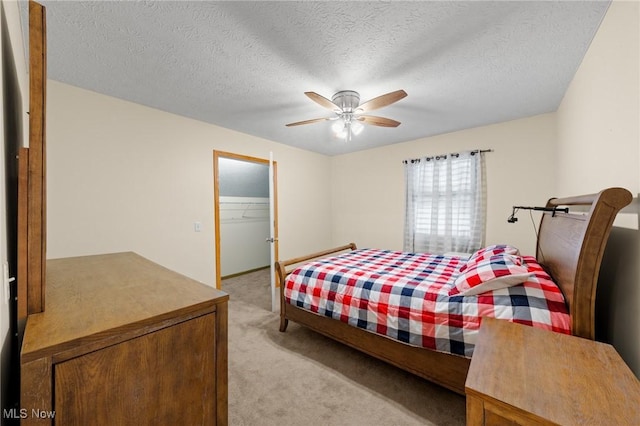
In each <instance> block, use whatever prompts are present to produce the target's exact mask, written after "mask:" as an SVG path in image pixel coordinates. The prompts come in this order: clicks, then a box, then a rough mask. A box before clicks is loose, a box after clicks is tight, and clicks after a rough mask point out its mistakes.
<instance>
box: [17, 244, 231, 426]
mask: <svg viewBox="0 0 640 426" xmlns="http://www.w3.org/2000/svg"><path fill="white" fill-rule="evenodd" d="M46 278H47V287H46V300H47V308H46V310H45V311H44V312H42V313H38V314H33V315H30V316H29V318H28V320H27V325H26V329H25V334H24V339H23V345H22V352H21V368H22V370H21V404H20V405H21V411H20V417H22V421H21V423H22V424H52V423H53V422H54V421H55V424H56V425H89V424H90V425H101V424H104V425H136V426H140V425H162V424H164V425H170V424H185V425H186V424H188V425H214V424H217V425H226V424H227V300H228V296H227V295H226V294H225V293H223V292H221V291H219V290H216V289H214V288H211V287H208V286H206V285H204V284H201V283H198V282H196V281H194V280H191V279H189V278H186V277H184V276H182V275H180V274H178V273H175V272H173V271H170V270H168V269H166V268H163V267H162V266H159V265H157V264H155V263H153V262H151V261H149V260H147V259H145V258H143V257H141V256H139V255H137V254H135V253H115V254H106V255H97V256H83V257H75V258H65V259H55V260H49V261H48V262H47V276H46ZM54 412H55V418H54V419H55V420H52V419H51V417H52V416H53V415H54Z"/></svg>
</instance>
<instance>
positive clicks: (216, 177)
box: [213, 149, 279, 289]
mask: <svg viewBox="0 0 640 426" xmlns="http://www.w3.org/2000/svg"><path fill="white" fill-rule="evenodd" d="M220 158H230V159H232V160H239V161H247V162H250V163H258V164H264V165H266V166H267V167H268V166H269V160H268V159H266V160H265V159H264V158H258V157H251V156H248V155H242V154H235V153H233V152H225V151H218V150H215V149H214V150H213V222H214V225H215V226H214V229H215V230H214V232H215V236H214V240H215V252H216V262H215V265H216V288H218V289H220V288H221V286H222V278H221V277H222V275H221V271H220V174H219V173H218V170H219V169H218V160H219V159H220ZM277 172H278V163H277V162H276V161H273V194H270V196H273V207H274V208H273V222H274V224H273V229H274V234H275V235H274V236H273V237H274V238H275V242H274V246H273V250H274V255H275V259H276V261H278V259H279V257H278V173H277ZM265 244H266V241H265ZM270 266H272V265H270ZM277 286H278V282H277V280H276V287H277Z"/></svg>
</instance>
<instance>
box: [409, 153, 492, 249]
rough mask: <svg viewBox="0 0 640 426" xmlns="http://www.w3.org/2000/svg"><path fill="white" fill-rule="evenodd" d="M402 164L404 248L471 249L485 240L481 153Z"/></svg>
mask: <svg viewBox="0 0 640 426" xmlns="http://www.w3.org/2000/svg"><path fill="white" fill-rule="evenodd" d="M404 163H405V181H406V216H405V233H404V249H405V251H411V252H427V253H433V254H442V253H445V252H448V251H458V252H467V253H471V252H473V251H475V250H477V249H479V248H480V247H482V246H483V245H484V234H485V216H486V182H485V181H486V179H485V172H484V154H483V153H482V152H480V151H470V152H464V153H460V154H448V155H440V156H436V157H424V158H420V159H416V160H407V161H405V162H404Z"/></svg>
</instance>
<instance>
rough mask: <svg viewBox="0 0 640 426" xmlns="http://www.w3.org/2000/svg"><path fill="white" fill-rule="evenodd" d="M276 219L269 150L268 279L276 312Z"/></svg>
mask: <svg viewBox="0 0 640 426" xmlns="http://www.w3.org/2000/svg"><path fill="white" fill-rule="evenodd" d="M275 223H276V219H275V188H274V182H273V152H269V238H267V242H268V243H269V251H270V262H269V264H270V267H271V269H270V275H269V277H270V281H271V311H272V312H276V311H277V310H278V308H279V306H280V303H279V301H280V297H279V295H278V293H277V292H276V266H275V263H276V241H277V238H276V229H275V228H276V226H275Z"/></svg>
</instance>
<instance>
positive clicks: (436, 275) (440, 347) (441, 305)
mask: <svg viewBox="0 0 640 426" xmlns="http://www.w3.org/2000/svg"><path fill="white" fill-rule="evenodd" d="M524 263H525V264H526V266H527V268H528V269H529V270H530V271H532V272H534V275H532V277H531V278H529V279H528V281H526V282H525V283H523V284H522V285H516V286H513V287H510V288H506V289H501V290H494V291H490V292H488V293H484V294H480V295H477V296H449V295H448V292H449V290H450V289H451V288H452V287H453V282H454V281H455V279H456V277H457V275H458V274H459V271H458V270H459V268H460V267H461V266H462V265H464V264H465V260H464V259H462V258H459V257H448V256H437V255H429V254H425V253H406V252H398V251H389V250H375V249H361V250H354V251H352V252H348V253H344V254H341V255H339V256H334V257H330V258H326V259H321V260H318V261H314V262H311V263H307V264H305V265H302V266H301V267H299V268H297V269H295V270H294V271H293V272H292V273H291V274H290V275H289V276H288V277H287V280H286V283H285V301H286V303H289V304H292V305H295V306H298V307H301V308H304V309H306V310H309V311H312V312H314V313H316V314H318V315H323V316H326V317H330V318H334V319H336V320H340V321H343V322H345V323H348V324H350V325H352V326H355V327H360V328H363V329H365V330H368V331H371V332H373V333H377V334H380V335H383V336H386V337H389V338H392V339H396V340H399V341H402V342H405V343H408V344H410V345H414V346H420V347H425V348H429V349H433V350H437V351H441V352H448V353H452V354H457V355H462V356H466V357H471V355H472V353H473V348H474V346H475V341H476V336H477V333H478V329H479V327H480V321H481V318H482V317H494V318H500V319H506V320H509V321H513V322H517V323H521V324H527V325H531V326H535V327H540V328H544V329H548V330H553V331H557V332H561V333H566V334H569V333H570V320H569V314H568V309H567V306H566V304H565V302H564V298H563V296H562V293H561V291H560V289H559V288H558V286H557V285H556V284H555V283H554V282H553V281H552V280H551V278H550V277H549V275H547V273H546V272H544V270H543V269H542V267H541V266H540V265H539V264H538V263H537V262H536V260H535V258H533V257H531V256H524Z"/></svg>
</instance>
